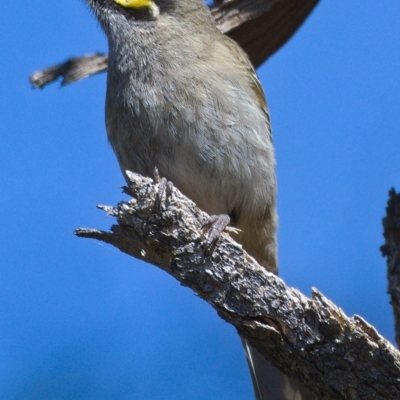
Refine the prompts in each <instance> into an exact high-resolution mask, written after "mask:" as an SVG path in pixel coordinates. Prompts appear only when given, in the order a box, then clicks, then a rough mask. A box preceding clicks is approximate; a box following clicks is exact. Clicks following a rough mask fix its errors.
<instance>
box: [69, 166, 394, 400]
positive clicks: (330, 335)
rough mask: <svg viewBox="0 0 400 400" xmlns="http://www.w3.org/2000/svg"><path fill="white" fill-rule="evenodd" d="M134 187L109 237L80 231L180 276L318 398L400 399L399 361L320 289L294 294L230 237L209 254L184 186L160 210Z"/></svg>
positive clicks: (139, 185) (150, 195)
mask: <svg viewBox="0 0 400 400" xmlns="http://www.w3.org/2000/svg"><path fill="white" fill-rule="evenodd" d="M129 179H130V180H131V184H130V188H129V189H127V192H129V193H130V194H131V195H132V196H133V199H132V200H131V201H125V202H121V203H119V204H118V206H117V207H105V206H102V207H101V208H102V209H103V210H105V211H107V212H108V214H110V215H112V216H114V217H115V218H116V220H117V224H116V225H113V226H112V228H111V232H103V231H99V230H92V229H78V230H77V231H76V232H75V233H76V235H78V236H80V237H87V238H95V239H99V240H102V241H104V242H107V243H110V244H112V245H114V246H116V247H117V248H119V249H120V250H121V251H123V252H125V253H127V254H129V255H131V256H133V257H136V258H140V259H142V260H144V261H146V262H149V263H152V264H154V265H156V266H158V267H160V268H161V269H163V270H164V271H166V272H168V273H169V274H170V275H172V276H174V277H175V278H176V279H177V280H178V281H179V282H181V284H183V285H184V286H188V287H190V288H191V289H192V290H193V291H195V292H196V293H197V294H198V295H199V296H200V297H202V298H203V299H204V300H206V301H207V302H208V303H210V304H211V305H212V306H213V307H214V308H215V310H216V311H217V313H218V314H219V315H220V316H221V317H222V318H223V319H224V320H226V321H227V322H229V323H230V324H232V325H233V326H235V328H236V329H237V331H238V332H239V334H240V335H241V336H243V337H245V338H247V339H248V340H249V342H250V343H251V345H252V346H254V347H255V348H256V349H257V350H259V351H260V352H261V353H262V354H264V355H265V357H266V358H267V359H268V360H270V361H271V362H272V363H273V364H274V365H275V366H276V367H277V368H279V369H280V370H281V371H283V372H284V373H286V374H288V375H290V376H291V377H293V378H295V379H297V380H298V381H300V382H302V383H303V384H304V385H305V386H306V387H307V388H309V389H310V390H311V391H312V392H314V393H315V394H316V396H317V398H318V399H362V400H367V399H382V400H387V399H398V398H400V354H399V353H398V352H397V350H396V349H395V348H394V347H393V346H392V345H391V344H390V343H389V342H388V341H387V340H385V339H384V338H383V337H381V336H380V335H379V334H378V333H377V332H376V330H375V329H374V328H373V327H372V326H371V325H369V324H368V323H366V322H365V321H364V320H363V319H362V318H361V317H358V316H354V317H351V318H349V317H347V316H346V315H345V314H344V312H343V311H342V310H341V309H340V308H339V307H337V306H335V305H334V304H333V303H332V302H330V301H329V300H328V299H326V298H325V297H324V296H323V295H322V294H321V293H319V292H318V291H317V290H316V289H314V290H313V293H312V297H311V298H307V297H306V296H304V295H303V294H301V293H300V292H299V291H298V290H296V289H293V288H290V287H287V286H286V285H285V284H284V282H283V281H282V280H281V279H280V278H278V277H276V276H275V275H273V274H271V273H268V272H266V271H265V270H264V269H263V268H262V267H260V266H259V265H258V264H257V263H256V262H255V260H254V259H253V258H252V257H250V256H249V255H247V254H246V253H245V252H244V251H243V250H242V248H241V247H240V246H239V245H238V244H236V243H235V242H234V241H233V240H232V239H231V238H230V237H229V236H228V235H227V234H225V233H224V234H223V235H222V236H221V238H220V240H219V241H218V243H217V245H216V247H215V248H214V249H213V251H212V253H211V255H209V256H205V254H204V248H203V243H204V234H203V232H202V226H203V224H204V222H205V221H206V218H207V215H206V214H205V213H203V212H202V211H201V210H199V209H198V208H197V207H196V205H195V204H194V203H193V202H192V201H190V200H189V199H187V198H186V197H184V196H183V195H182V194H181V193H180V192H179V191H178V190H177V189H176V188H174V189H173V193H172V195H171V197H169V198H168V199H167V201H164V202H163V204H162V206H161V210H158V209H155V206H154V205H155V199H156V193H157V190H158V189H157V185H155V184H154V183H153V182H152V180H151V179H149V178H144V177H142V176H140V175H137V174H133V173H129ZM156 208H157V207H156Z"/></svg>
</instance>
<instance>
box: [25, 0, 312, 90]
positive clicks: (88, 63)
mask: <svg viewBox="0 0 400 400" xmlns="http://www.w3.org/2000/svg"><path fill="white" fill-rule="evenodd" d="M318 2H319V0H224V1H222V2H216V3H214V4H213V5H212V6H211V13H212V15H213V16H214V19H215V21H216V24H217V26H218V28H219V29H220V30H221V31H222V32H224V33H226V34H227V35H228V36H230V37H231V38H232V39H234V40H236V41H237V42H238V43H239V44H240V45H241V46H242V48H243V49H244V50H245V51H246V52H247V54H248V55H249V57H250V60H251V61H252V63H253V65H254V66H255V67H258V66H259V65H261V64H262V63H263V62H264V61H266V60H267V59H268V58H269V57H270V56H271V55H272V54H273V53H275V51H277V50H278V49H279V48H280V47H282V46H283V45H284V44H285V43H286V42H287V41H288V40H289V39H290V37H291V36H292V35H293V34H294V33H295V32H296V31H297V29H298V28H299V27H300V25H301V24H302V23H303V22H304V21H305V19H306V18H307V17H308V15H309V14H310V13H311V11H312V10H313V9H314V7H315V6H316V5H317V3H318ZM106 70H107V55H105V54H93V55H89V56H82V57H76V58H71V59H69V60H67V61H65V62H63V63H61V64H57V65H54V66H51V67H48V68H45V69H43V70H39V71H36V72H34V73H33V74H32V75H31V76H30V77H29V80H30V82H31V84H32V85H33V87H35V88H43V87H44V86H45V85H47V84H49V83H51V82H54V81H55V80H57V79H58V78H61V84H62V85H67V84H69V83H72V82H75V81H77V80H79V79H83V78H86V77H88V76H91V75H94V74H97V73H99V72H103V71H106Z"/></svg>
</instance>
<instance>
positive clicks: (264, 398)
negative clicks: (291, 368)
mask: <svg viewBox="0 0 400 400" xmlns="http://www.w3.org/2000/svg"><path fill="white" fill-rule="evenodd" d="M242 343H243V348H244V351H245V353H246V358H247V363H248V364H249V369H250V374H251V379H252V381H253V387H254V394H255V398H256V400H316V398H315V396H314V395H313V394H312V393H310V392H309V391H308V390H307V389H306V388H304V387H303V386H301V385H300V384H299V383H298V382H297V381H295V380H293V379H292V378H289V377H288V376H287V375H285V374H283V373H282V372H281V371H279V370H278V369H276V368H275V367H274V366H273V365H272V364H271V363H270V362H269V361H267V360H266V359H265V357H264V356H263V355H262V354H260V353H259V352H258V351H257V350H256V349H255V348H253V347H251V346H250V345H249V343H248V342H247V340H246V339H242Z"/></svg>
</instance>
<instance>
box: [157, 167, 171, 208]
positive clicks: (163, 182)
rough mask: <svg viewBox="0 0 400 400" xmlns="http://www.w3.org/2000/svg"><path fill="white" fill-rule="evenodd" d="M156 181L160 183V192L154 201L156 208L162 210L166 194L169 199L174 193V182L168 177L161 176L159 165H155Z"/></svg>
mask: <svg viewBox="0 0 400 400" xmlns="http://www.w3.org/2000/svg"><path fill="white" fill-rule="evenodd" d="M154 182H155V183H156V184H158V192H157V195H156V201H155V203H154V209H155V210H157V211H160V210H161V202H162V199H163V197H164V194H165V199H166V201H168V199H169V198H170V197H171V195H172V189H173V187H174V184H173V183H172V182H171V181H168V180H167V179H166V178H160V173H159V172H158V168H157V167H154Z"/></svg>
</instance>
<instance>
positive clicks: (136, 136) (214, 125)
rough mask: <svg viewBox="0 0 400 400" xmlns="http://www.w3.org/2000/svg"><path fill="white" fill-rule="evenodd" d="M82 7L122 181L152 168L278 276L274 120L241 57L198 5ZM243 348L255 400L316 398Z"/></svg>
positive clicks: (151, 1)
mask: <svg viewBox="0 0 400 400" xmlns="http://www.w3.org/2000/svg"><path fill="white" fill-rule="evenodd" d="M86 1H87V3H88V4H89V7H90V8H91V10H92V11H93V13H94V15H95V16H96V18H97V20H98V21H99V24H100V26H101V27H102V29H103V30H104V32H105V34H106V36H107V39H108V47H109V57H108V75H107V91H106V105H105V114H106V118H105V119H106V130H107V135H108V139H109V141H110V143H111V146H112V148H113V150H114V152H115V154H116V157H117V159H118V162H119V165H120V168H121V171H122V173H123V174H124V176H125V179H127V176H126V171H133V172H136V173H139V174H141V175H144V176H149V177H152V176H153V173H154V168H155V166H157V167H158V170H159V173H160V175H162V176H163V177H165V178H166V179H168V180H169V181H171V182H173V184H174V186H176V187H177V188H178V189H179V190H180V191H181V192H182V193H184V194H185V195H186V196H187V197H189V198H190V199H191V200H193V201H194V202H195V203H196V204H197V206H198V207H200V208H201V209H202V210H204V211H205V212H207V213H208V214H210V215H213V216H216V218H215V220H214V221H219V222H220V223H221V221H222V226H221V224H220V226H221V228H223V227H224V226H225V225H226V223H227V222H229V224H230V226H232V227H234V228H237V229H236V232H237V234H236V235H235V237H234V239H235V240H236V241H238V242H239V243H240V244H241V245H242V246H243V248H244V249H245V250H246V251H247V252H248V253H249V254H250V255H252V256H253V257H254V258H255V259H256V260H257V261H258V263H259V264H260V265H261V266H263V267H264V268H265V269H266V270H267V271H269V272H272V273H275V274H277V273H278V263H277V241H276V230H277V212H276V174H275V154H274V146H273V142H272V133H271V123H270V116H269V111H268V107H267V103H266V100H265V96H264V93H263V89H262V87H261V84H260V81H259V79H258V77H257V74H256V72H255V70H254V68H253V66H252V64H251V62H250V61H249V59H248V57H247V55H246V53H245V52H244V51H243V50H242V49H241V47H240V46H239V45H238V44H237V43H236V42H234V41H233V40H231V39H230V38H228V37H227V36H226V35H224V34H222V33H221V32H220V31H219V30H218V29H217V27H216V26H215V22H214V20H213V18H212V16H211V14H210V11H209V8H208V7H207V6H206V4H205V3H204V2H203V1H202V0H86ZM226 216H228V217H229V218H228V217H226ZM224 221H225V222H224ZM242 342H243V346H244V349H245V353H246V357H247V361H248V365H249V368H250V373H251V377H252V381H253V387H254V392H255V398H256V399H257V400H266V399H268V400H270V399H271V400H309V399H313V396H312V395H311V394H310V393H309V392H308V391H307V390H306V389H305V388H303V387H301V386H300V385H299V384H298V383H297V382H296V381H294V380H292V379H290V378H289V377H287V376H285V375H283V374H282V373H281V372H280V371H279V370H277V369H275V368H274V367H273V366H272V365H271V364H270V363H269V362H268V361H267V360H266V359H265V358H264V356H262V355H261V354H260V353H258V352H257V350H255V349H254V348H252V347H251V346H250V345H249V343H248V342H247V341H246V340H245V339H242Z"/></svg>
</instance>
